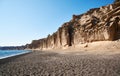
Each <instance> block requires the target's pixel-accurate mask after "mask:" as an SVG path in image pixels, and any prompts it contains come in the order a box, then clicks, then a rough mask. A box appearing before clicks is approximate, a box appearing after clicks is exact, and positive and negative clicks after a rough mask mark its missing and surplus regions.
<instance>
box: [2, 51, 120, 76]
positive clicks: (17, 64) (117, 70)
mask: <svg viewBox="0 0 120 76" xmlns="http://www.w3.org/2000/svg"><path fill="white" fill-rule="evenodd" d="M0 76H120V54H119V53H117V54H113V55H112V54H110V55H104V54H90V53H85V52H76V53H55V52H47V51H45V52H42V51H38V52H32V53H29V54H25V55H21V56H16V57H12V58H7V59H4V60H0Z"/></svg>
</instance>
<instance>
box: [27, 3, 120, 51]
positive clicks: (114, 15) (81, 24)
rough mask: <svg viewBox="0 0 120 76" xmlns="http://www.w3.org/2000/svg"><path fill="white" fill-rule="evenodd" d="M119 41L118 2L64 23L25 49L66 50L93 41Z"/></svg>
mask: <svg viewBox="0 0 120 76" xmlns="http://www.w3.org/2000/svg"><path fill="white" fill-rule="evenodd" d="M117 39H120V2H116V3H114V4H110V5H107V6H102V7H100V8H94V9H90V10H89V11H88V12H86V13H84V14H81V15H73V18H72V19H71V20H70V21H69V22H66V23H64V24H63V25H62V26H61V27H60V28H59V29H58V30H57V31H56V32H55V33H53V34H52V35H48V37H47V38H43V39H39V40H33V41H32V43H31V44H27V45H26V47H27V49H39V50H48V49H55V48H66V47H69V46H74V45H78V44H85V43H90V42H95V41H114V40H117Z"/></svg>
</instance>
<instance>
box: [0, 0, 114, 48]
mask: <svg viewBox="0 0 120 76" xmlns="http://www.w3.org/2000/svg"><path fill="white" fill-rule="evenodd" d="M113 1H114V0H91V1H89V0H81V1H80V0H71V1H70V0H0V10H1V12H0V46H19V45H25V44H27V43H30V42H31V41H32V40H35V39H40V38H43V37H46V36H47V35H48V34H52V33H53V32H55V31H57V29H58V27H60V26H61V25H62V24H63V23H64V22H68V21H70V20H71V19H72V15H73V14H76V15H79V14H82V13H85V12H86V11H88V10H89V9H91V8H97V7H100V6H105V5H107V4H111V3H113Z"/></svg>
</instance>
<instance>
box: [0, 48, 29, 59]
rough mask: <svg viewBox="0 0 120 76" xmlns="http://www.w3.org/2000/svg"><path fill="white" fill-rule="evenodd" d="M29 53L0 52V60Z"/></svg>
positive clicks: (15, 51)
mask: <svg viewBox="0 0 120 76" xmlns="http://www.w3.org/2000/svg"><path fill="white" fill-rule="evenodd" d="M29 52H31V51H28V50H0V59H4V58H7V57H12V56H16V55H21V54H25V53H29Z"/></svg>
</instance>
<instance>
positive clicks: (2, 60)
mask: <svg viewBox="0 0 120 76" xmlns="http://www.w3.org/2000/svg"><path fill="white" fill-rule="evenodd" d="M30 53H32V52H27V53H23V54H19V55H15V56H11V57H7V58H3V59H0V65H1V64H4V63H7V62H10V61H12V60H14V59H16V58H19V57H21V56H24V55H27V54H30Z"/></svg>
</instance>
